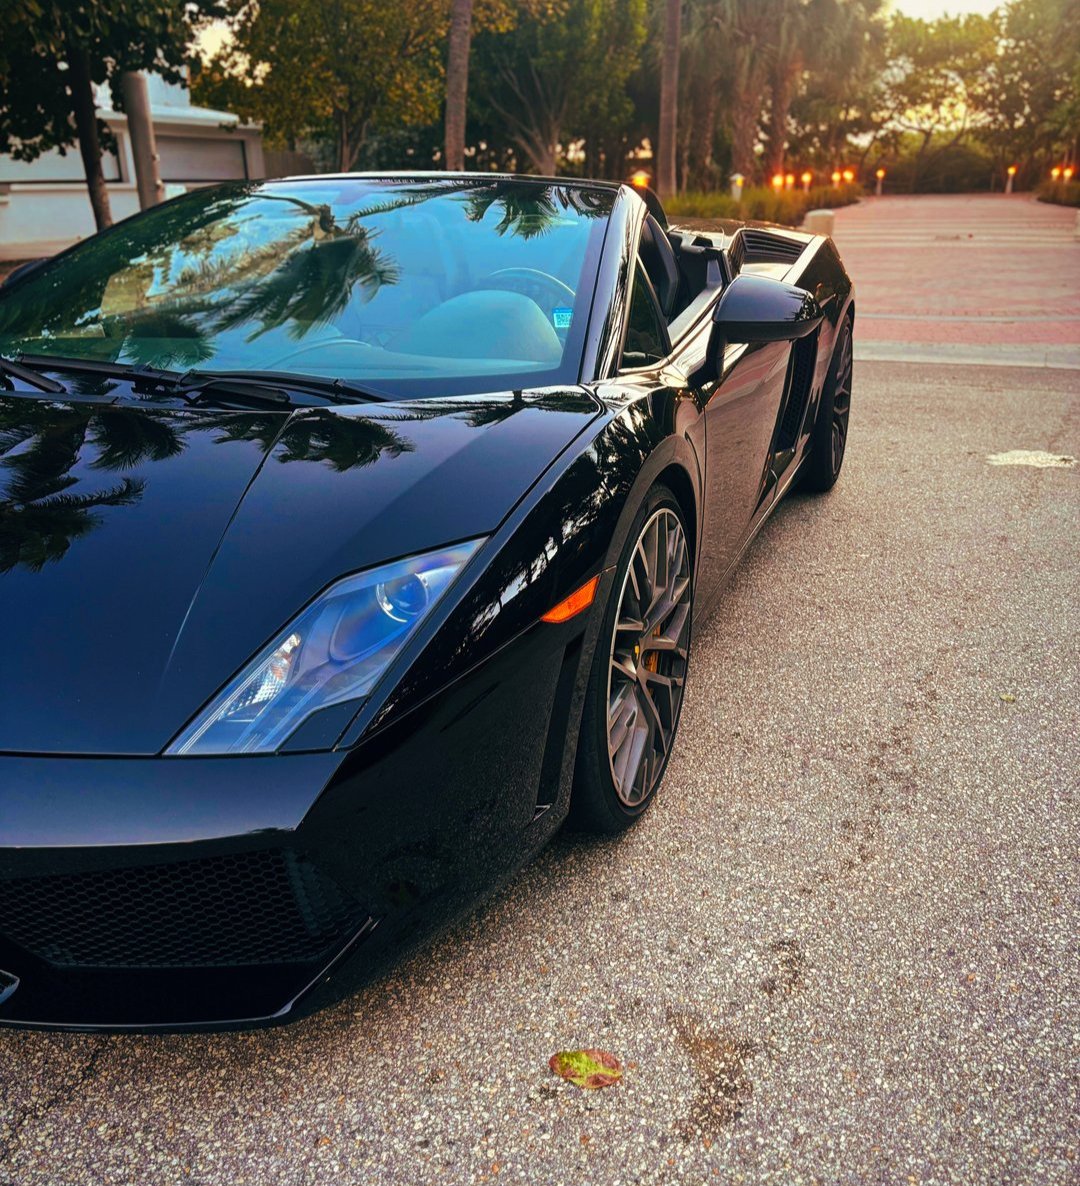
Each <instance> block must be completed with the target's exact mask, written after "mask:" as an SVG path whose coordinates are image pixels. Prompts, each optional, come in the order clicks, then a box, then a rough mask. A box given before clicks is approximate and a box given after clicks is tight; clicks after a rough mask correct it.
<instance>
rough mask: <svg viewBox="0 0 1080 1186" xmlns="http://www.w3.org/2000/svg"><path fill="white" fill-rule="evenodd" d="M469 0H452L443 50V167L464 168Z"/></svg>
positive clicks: (469, 35)
mask: <svg viewBox="0 0 1080 1186" xmlns="http://www.w3.org/2000/svg"><path fill="white" fill-rule="evenodd" d="M471 42H472V0H451V5H450V36H449V41H448V45H447V52H446V167H447V168H448V169H464V168H465V110H466V99H467V97H468V91H469V47H470V44H471Z"/></svg>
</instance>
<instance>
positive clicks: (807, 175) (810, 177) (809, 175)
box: [801, 169, 814, 190]
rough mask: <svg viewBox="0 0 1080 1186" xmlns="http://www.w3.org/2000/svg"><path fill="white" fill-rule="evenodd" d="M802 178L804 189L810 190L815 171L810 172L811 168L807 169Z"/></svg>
mask: <svg viewBox="0 0 1080 1186" xmlns="http://www.w3.org/2000/svg"><path fill="white" fill-rule="evenodd" d="M801 180H802V187H803V189H805V190H809V189H810V182H811V181H813V180H814V175H813V173H811V172H810V170H809V169H807V170H806V172H805V173H804V174H803V175H802V178H801Z"/></svg>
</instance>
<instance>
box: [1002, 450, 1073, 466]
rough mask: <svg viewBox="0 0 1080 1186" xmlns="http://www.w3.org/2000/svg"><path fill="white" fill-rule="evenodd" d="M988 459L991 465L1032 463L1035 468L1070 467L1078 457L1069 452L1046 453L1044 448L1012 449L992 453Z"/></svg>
mask: <svg viewBox="0 0 1080 1186" xmlns="http://www.w3.org/2000/svg"><path fill="white" fill-rule="evenodd" d="M986 460H987V461H988V462H990V464H991V465H1030V466H1033V467H1034V468H1035V469H1069V468H1070V467H1071V466H1074V465H1075V464H1076V458H1075V457H1070V456H1069V455H1068V454H1067V453H1046V452H1044V451H1043V450H1042V449H1010V450H1009V451H1008V452H1007V453H991V454H989V455H988V456H987V458H986Z"/></svg>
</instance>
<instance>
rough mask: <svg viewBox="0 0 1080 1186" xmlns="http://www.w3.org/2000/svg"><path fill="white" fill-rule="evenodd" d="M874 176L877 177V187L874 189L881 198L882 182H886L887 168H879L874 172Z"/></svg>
mask: <svg viewBox="0 0 1080 1186" xmlns="http://www.w3.org/2000/svg"><path fill="white" fill-rule="evenodd" d="M874 176H875V177H876V178H877V188H876V189H875V190H874V193H875V195H876V196H877V197H879V198H880V197H881V186H882V182H884V180H885V170H884V169H878V171H877V172H876V173H875V174H874Z"/></svg>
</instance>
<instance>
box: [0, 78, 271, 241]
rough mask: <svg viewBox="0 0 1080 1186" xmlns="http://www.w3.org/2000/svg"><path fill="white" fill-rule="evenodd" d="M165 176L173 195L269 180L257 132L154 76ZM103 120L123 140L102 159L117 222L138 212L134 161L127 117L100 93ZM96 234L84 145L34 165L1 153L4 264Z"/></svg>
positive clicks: (152, 87)
mask: <svg viewBox="0 0 1080 1186" xmlns="http://www.w3.org/2000/svg"><path fill="white" fill-rule="evenodd" d="M147 83H148V84H149V90H150V109H151V114H152V115H153V120H154V134H155V137H156V139H157V150H158V156H159V157H160V158H161V164H160V167H161V179H162V181H163V182H164V183H165V191H166V195H167V196H168V197H173V196H174V195H175V194H178V193H182V192H183V191H184V190H185V189H194V188H195V187H197V186H200V185H207V184H209V183H211V182H214V181H225V180H229V179H231V178H245V177H252V178H255V177H263V176H264V175H265V174H264V170H263V154H262V142H261V139H260V132H259V129H258V128H257V127H253V126H251V125H242V124H241V123H240V120H239V118H238V117H237V116H235V115H231V114H230V113H229V112H227V111H212V110H210V109H209V108H207V107H194V106H192V103H191V96H190V95H189V94H188V92H187V90H186V88H184V87H180V86H173V85H170V84H169V83H167V82H165V80H164V79H162V78H159V77H158V76H157V75H153V74H151V75H148V77H147ZM98 101H99V104H100V105H99V107H98V115H99V116H100V118H101V119H102V120H103V121H104V122H105V123H106V124H107V125H108V126H109V127H110V128H111V129H112V132H113V135H114V136H115V137H116V143H117V147H116V151H115V152H109V153H106V154H105V155H104V157H103V159H102V166H103V168H104V170H105V179H106V182H107V183H108V187H109V202H110V204H111V207H112V214H113V218H114V219H115V220H117V221H118V220H119V219H121V218H126V217H127V216H128V215H129V214H134V213H135V212H136V211H137V210H138V209H139V196H138V193H137V191H136V188H135V162H134V160H133V159H132V155H131V140H130V138H129V136H128V128H127V119H126V118H125V117H124V116H123V115H122V114H121V113H120V112H118V111H113V110H112V108H111V106H110V96H109V92H108V89H107V88H99V90H98ZM93 233H94V216H93V212H92V211H91V209H90V198H89V196H88V195H87V192H86V175H85V173H84V172H83V166H82V157H81V156H80V155H79V149H78V146H73V147H71V148H69V149H68V150H67V153H66V154H65V155H61V154H60V153H59V152H56V151H52V152H47V153H44V154H43V155H42V156H40V157H38V159H37V160H35V161H29V162H27V161H16V160H14V159H12V158H11V157H9V156H2V155H0V260H12V259H35V258H37V257H39V256H42V255H51V254H53V253H54V252H56V251H60V250H62V249H63V248H65V247H70V246H71V244H72V243H75V242H77V241H78V240H79V239H82V238H85V237H86V236H87V235H92V234H93Z"/></svg>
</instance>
